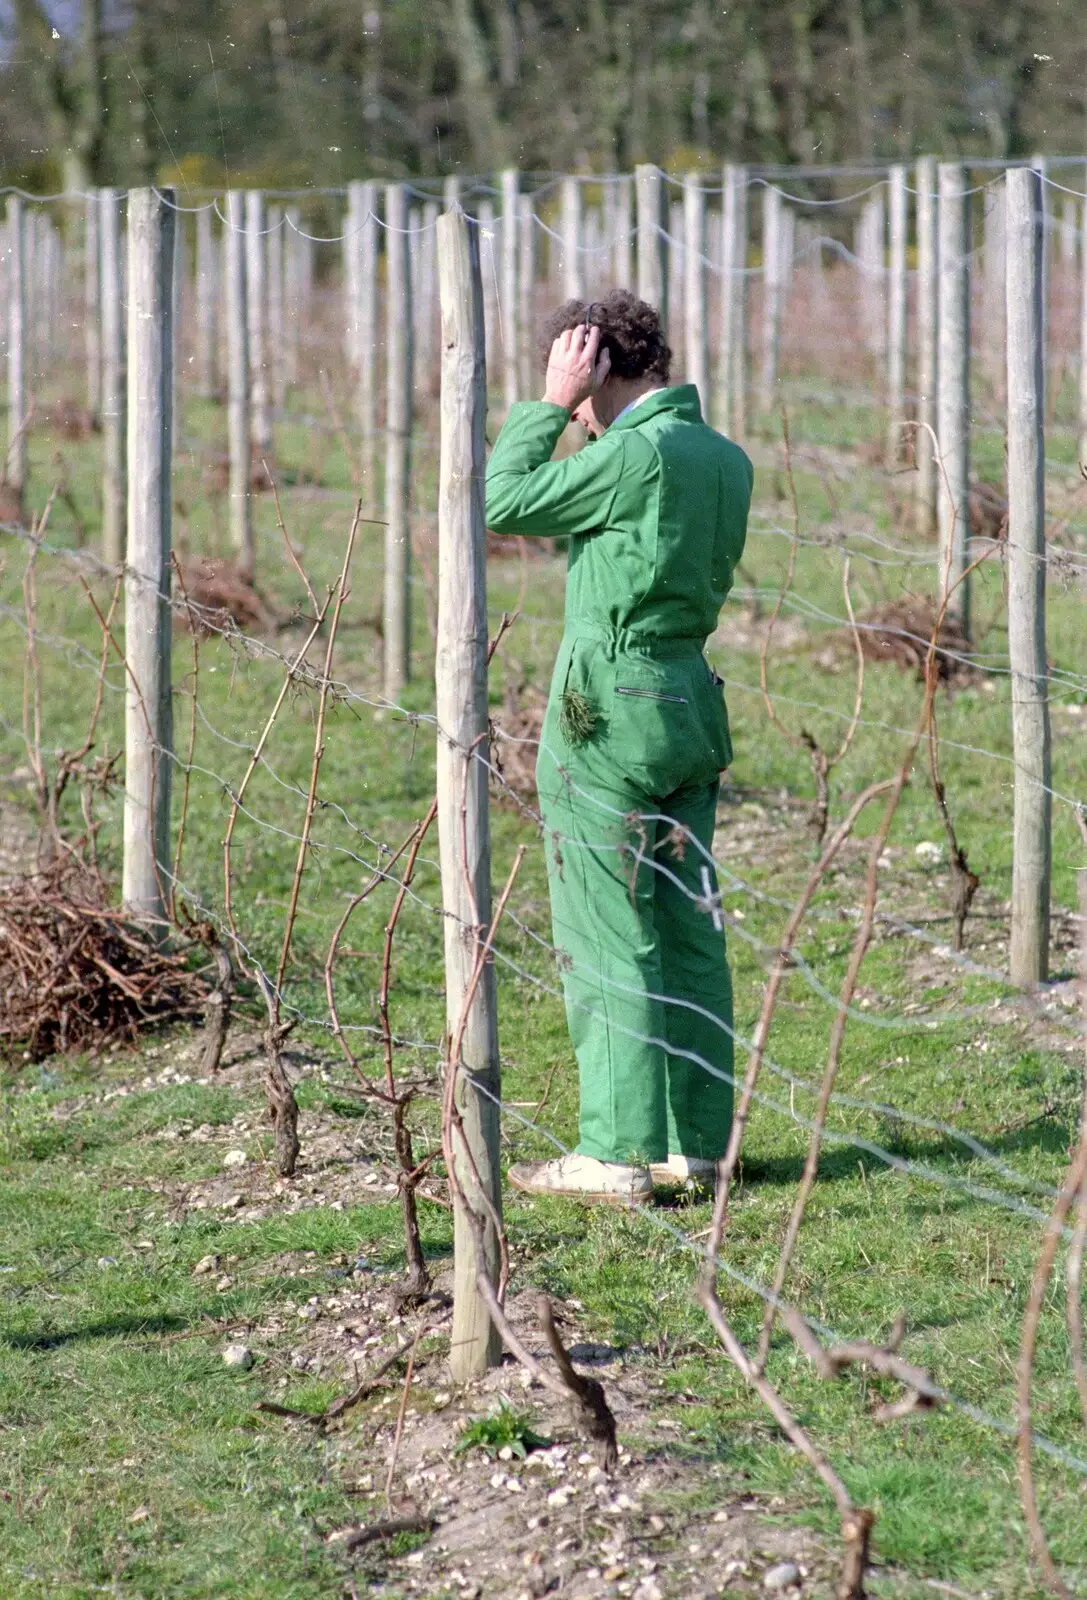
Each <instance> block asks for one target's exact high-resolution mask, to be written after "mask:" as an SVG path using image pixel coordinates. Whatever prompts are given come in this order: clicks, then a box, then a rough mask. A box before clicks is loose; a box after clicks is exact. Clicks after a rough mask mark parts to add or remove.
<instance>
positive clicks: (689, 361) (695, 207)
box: [683, 172, 710, 417]
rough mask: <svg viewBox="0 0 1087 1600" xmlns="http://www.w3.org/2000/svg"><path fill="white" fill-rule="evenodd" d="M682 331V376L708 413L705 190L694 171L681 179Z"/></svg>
mask: <svg viewBox="0 0 1087 1600" xmlns="http://www.w3.org/2000/svg"><path fill="white" fill-rule="evenodd" d="M683 256H684V263H683V265H684V285H683V330H684V341H683V343H684V353H685V362H684V365H685V367H686V372H685V377H686V379H687V382H688V383H693V384H694V385H695V387H696V389H697V390H698V397H699V399H700V400H701V402H702V415H703V416H705V417H708V416H709V409H710V360H709V355H710V352H709V321H708V318H707V316H706V191H705V190H704V189H703V187H702V183H701V180H700V179H699V176H698V174H697V173H694V172H692V173H688V175H687V177H686V178H685V179H684V180H683Z"/></svg>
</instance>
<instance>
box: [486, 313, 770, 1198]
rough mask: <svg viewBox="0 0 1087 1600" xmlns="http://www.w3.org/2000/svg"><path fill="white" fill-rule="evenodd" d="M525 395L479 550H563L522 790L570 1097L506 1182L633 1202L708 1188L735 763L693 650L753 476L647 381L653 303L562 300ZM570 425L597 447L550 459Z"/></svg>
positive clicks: (672, 395) (722, 1067)
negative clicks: (575, 1079) (562, 1127)
mask: <svg viewBox="0 0 1087 1600" xmlns="http://www.w3.org/2000/svg"><path fill="white" fill-rule="evenodd" d="M549 331H550V333H551V334H553V335H555V337H554V342H553V344H552V345H551V354H550V358H549V360H548V366H547V378H546V382H545V389H544V397H543V399H542V400H539V401H530V402H524V403H521V404H519V405H515V406H514V407H513V408H512V409H511V411H510V413H509V416H508V417H507V419H506V423H505V426H504V427H503V429H502V431H501V433H500V435H499V437H498V441H497V443H496V444H495V447H494V451H493V453H492V455H491V459H490V463H489V466H488V469H487V525H488V527H490V528H491V529H493V530H494V531H495V532H496V533H504V534H535V535H540V534H543V535H548V534H550V535H563V536H565V537H568V538H569V540H570V561H569V574H568V578H567V586H566V618H565V627H564V632H563V639H562V644H561V646H560V649H559V655H558V660H557V662H556V663H555V672H554V677H553V680H552V685H551V694H550V698H549V700H548V706H547V712H546V715H545V718H544V725H543V732H542V734H541V738H540V753H539V759H538V763H537V768H536V781H537V787H538V790H539V796H540V806H541V812H542V816H543V820H544V827H545V843H546V851H547V869H548V880H549V885H550V890H551V910H552V918H553V924H554V939H555V944H556V946H557V947H558V948H559V949H560V951H561V952H562V957H561V959H560V965H561V966H562V969H563V984H564V988H565V997H566V1010H567V1018H568V1021H569V1027H570V1035H571V1038H572V1040H573V1045H574V1050H575V1052H576V1055H577V1061H578V1072H579V1081H580V1090H581V1119H580V1140H579V1143H578V1148H577V1151H576V1152H575V1153H574V1154H571V1155H568V1156H563V1157H560V1158H559V1159H557V1160H553V1161H545V1162H540V1163H533V1164H527V1163H526V1164H521V1165H518V1166H515V1167H512V1168H511V1169H510V1172H509V1179H510V1182H511V1183H512V1184H513V1185H514V1186H515V1187H517V1188H518V1189H522V1190H525V1191H527V1192H528V1193H530V1194H566V1195H572V1196H575V1197H580V1198H582V1199H586V1200H608V1201H619V1202H621V1201H626V1202H630V1201H644V1200H647V1199H648V1198H649V1197H650V1195H651V1194H652V1190H653V1185H654V1182H657V1183H661V1184H666V1183H672V1184H683V1183H685V1182H689V1181H692V1180H696V1181H697V1180H699V1179H709V1178H710V1177H711V1176H712V1171H713V1167H714V1164H715V1162H716V1160H717V1159H718V1157H720V1155H721V1154H722V1153H723V1151H724V1148H725V1144H726V1142H727V1139H728V1131H729V1125H730V1122H731V1117H732V1083H731V1078H732V1070H733V1049H732V1035H731V1028H732V985H731V980H730V977H729V970H728V962H727V959H726V955H725V939H724V932H723V929H722V923H721V918H720V913H719V912H718V911H717V909H716V905H715V896H716V892H717V878H716V874H715V872H714V868H713V861H712V857H711V854H710V850H711V845H712V841H713V829H714V818H715V814H716V808H717V794H718V784H719V775H720V773H721V770H722V769H723V768H724V767H727V766H728V764H729V761H730V760H731V756H732V747H731V743H730V740H729V729H728V717H727V714H726V711H725V703H724V697H723V694H722V689H721V685H720V682H719V680H718V679H717V678H716V677H715V675H714V674H713V672H712V671H711V670H710V668H709V666H708V664H707V662H706V659H705V657H704V655H703V653H702V651H703V646H704V645H705V642H706V639H707V637H708V636H709V635H710V634H711V633H712V632H713V631H714V629H715V628H716V626H717V619H718V613H719V612H720V610H721V606H722V604H723V603H724V599H725V596H726V595H727V594H728V592H729V589H730V588H731V587H732V582H733V574H734V572H735V570H736V564H737V562H738V561H739V559H740V556H741V554H742V552H743V547H744V538H745V533H746V526H747V512H748V506H749V504H750V500H751V484H752V467H751V463H750V461H749V460H748V458H747V456H746V455H745V454H744V452H743V451H742V450H741V449H740V448H739V446H738V445H735V444H733V443H731V442H730V441H729V440H727V439H725V438H723V437H722V436H721V435H720V434H718V433H715V432H714V431H713V429H712V428H710V427H708V426H707V424H706V423H705V422H704V421H703V419H702V412H701V409H700V406H699V399H698V391H697V390H696V389H695V388H694V387H693V385H690V384H681V385H679V386H676V387H669V386H668V377H669V364H670V361H671V351H670V350H669V349H668V346H667V343H666V342H665V339H664V335H663V332H662V330H661V325H660V319H659V318H658V316H657V313H656V312H655V311H654V310H653V309H652V307H650V306H648V305H646V304H645V302H644V301H641V300H638V299H636V298H635V297H634V296H633V295H631V294H629V293H627V292H626V291H623V290H616V291H613V292H612V293H611V294H610V295H609V296H608V297H607V298H606V299H604V300H603V301H596V302H594V303H593V304H592V305H586V304H585V303H583V302H579V301H570V302H569V303H568V304H567V305H565V306H564V307H563V308H562V310H561V311H560V312H558V313H557V314H556V316H555V318H554V319H553V320H552V324H551V327H550V330H549ZM571 416H573V417H575V418H576V419H577V420H578V421H579V422H581V423H582V424H583V425H584V426H585V427H586V428H587V429H588V431H589V433H590V434H591V435H593V436H594V439H593V442H592V443H591V444H589V445H588V446H586V448H585V449H583V450H581V451H580V452H578V453H577V454H576V455H572V456H569V457H567V458H566V459H565V460H561V461H552V460H551V454H552V451H553V450H554V448H555V444H556V442H557V441H558V438H559V435H560V434H561V433H562V431H563V429H564V428H565V427H566V425H567V423H568V422H569V420H570V418H571Z"/></svg>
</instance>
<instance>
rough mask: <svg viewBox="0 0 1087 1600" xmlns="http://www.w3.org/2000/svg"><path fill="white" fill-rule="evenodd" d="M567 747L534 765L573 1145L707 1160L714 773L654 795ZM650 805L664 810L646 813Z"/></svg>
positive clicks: (716, 1126) (718, 974)
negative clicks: (562, 1006)
mask: <svg viewBox="0 0 1087 1600" xmlns="http://www.w3.org/2000/svg"><path fill="white" fill-rule="evenodd" d="M566 756H567V760H566V762H565V763H564V765H563V766H562V767H559V766H558V765H557V764H556V763H555V762H554V761H550V762H547V763H544V762H543V761H541V769H540V772H539V774H538V781H539V789H540V801H541V807H542V812H543V819H544V826H545V831H546V848H547V867H548V878H549V883H550V890H551V910H552V918H553V924H554V940H555V944H556V946H558V948H559V949H560V951H562V952H563V958H562V959H561V962H560V964H561V965H562V967H563V985H564V989H565V998H566V1011H567V1018H568V1022H569V1027H570V1036H571V1039H572V1040H573V1044H574V1050H575V1053H576V1055H577V1061H578V1071H579V1078H580V1088H581V1137H580V1143H579V1146H578V1148H579V1150H580V1151H581V1153H582V1154H584V1155H591V1156H596V1157H598V1158H599V1159H601V1160H604V1161H630V1160H640V1161H643V1162H644V1161H661V1160H663V1159H664V1157H665V1156H666V1155H669V1154H675V1155H686V1156H700V1157H704V1158H710V1159H716V1158H717V1157H718V1156H720V1155H721V1154H722V1152H723V1151H724V1148H725V1144H726V1142H727V1140H728V1132H729V1126H730V1123H731V1118H732V1072H733V1043H732V1035H731V1028H732V985H731V980H730V977H729V970H728V963H727V959H726V955H725V937H724V933H723V931H722V930H721V929H720V928H715V926H714V919H713V916H712V915H711V914H710V912H709V910H708V909H706V908H705V894H706V888H707V881H706V880H705V879H704V878H703V871H704V869H706V868H708V869H709V878H708V887H709V888H710V890H711V891H712V892H716V888H717V879H716V874H715V873H714V872H713V869H712V867H711V866H710V865H709V860H708V854H709V850H710V846H711V844H712V840H713V827H714V818H715V813H716V807H717V791H718V785H717V782H716V781H714V782H711V783H703V784H700V785H698V786H697V787H691V788H687V789H682V790H678V791H676V792H675V793H674V794H672V795H670V796H669V797H668V798H667V800H664V801H660V800H655V799H653V798H652V797H651V796H649V795H648V794H646V793H645V792H644V790H642V789H640V788H639V787H637V786H636V785H635V784H633V783H632V782H631V781H630V780H629V779H628V778H627V777H625V776H624V775H623V774H622V773H621V772H618V771H603V772H602V771H601V765H602V764H601V763H600V762H599V761H598V760H595V759H593V757H592V755H589V756H588V758H587V759H586V760H584V761H583V760H581V759H578V758H577V756H576V755H575V754H574V752H569V751H568V752H566ZM658 813H660V814H662V815H663V817H664V818H665V819H666V820H648V818H649V817H655V816H656V814H658ZM643 818H645V819H646V820H643ZM677 825H678V826H677ZM692 840H693V841H697V843H695V842H692ZM699 845H701V846H702V847H703V848H702V850H700V849H699V848H698V846H699ZM703 850H704V851H705V852H706V854H703ZM700 901H701V902H702V908H700V906H699V903H698V902H700Z"/></svg>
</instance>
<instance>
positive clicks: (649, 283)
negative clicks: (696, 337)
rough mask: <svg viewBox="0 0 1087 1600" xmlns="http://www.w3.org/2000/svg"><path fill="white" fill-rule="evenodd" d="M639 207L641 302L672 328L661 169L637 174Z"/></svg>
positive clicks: (644, 168) (643, 168)
mask: <svg viewBox="0 0 1087 1600" xmlns="http://www.w3.org/2000/svg"><path fill="white" fill-rule="evenodd" d="M634 193H635V198H636V201H637V207H638V298H639V300H645V301H648V303H649V304H650V305H651V306H656V308H657V310H658V311H659V312H660V319H661V322H662V323H663V324H664V326H665V328H666V329H667V326H668V243H667V240H666V239H665V237H664V229H663V225H662V224H663V216H664V190H663V185H662V182H661V173H660V169H659V167H654V166H648V165H646V166H641V167H636V168H635V170H634Z"/></svg>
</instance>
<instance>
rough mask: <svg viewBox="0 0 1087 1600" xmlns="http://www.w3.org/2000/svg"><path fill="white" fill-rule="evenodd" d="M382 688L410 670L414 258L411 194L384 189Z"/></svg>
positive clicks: (396, 684)
mask: <svg viewBox="0 0 1087 1600" xmlns="http://www.w3.org/2000/svg"><path fill="white" fill-rule="evenodd" d="M385 223H386V232H385V353H386V362H387V366H386V374H385V376H386V382H385V597H384V608H383V630H382V632H383V639H384V694H385V698H386V700H389V701H391V702H392V703H394V704H395V703H396V701H398V700H399V699H400V694H401V691H402V689H403V687H404V685H405V683H407V681H408V679H409V677H410V676H411V523H410V504H411V423H412V379H411V366H412V359H411V358H412V350H411V258H410V254H409V250H408V232H407V228H408V195H407V189H406V188H405V186H404V185H403V184H401V183H391V184H389V185H387V187H386V189H385Z"/></svg>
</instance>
